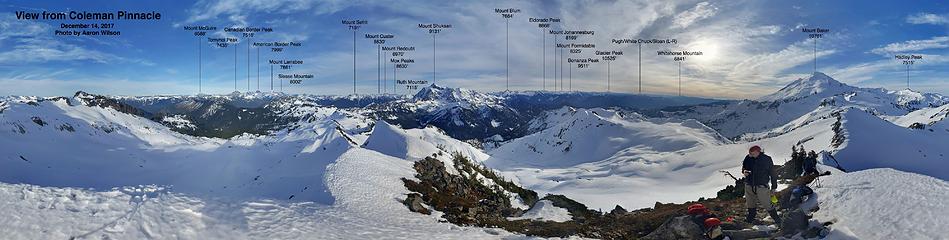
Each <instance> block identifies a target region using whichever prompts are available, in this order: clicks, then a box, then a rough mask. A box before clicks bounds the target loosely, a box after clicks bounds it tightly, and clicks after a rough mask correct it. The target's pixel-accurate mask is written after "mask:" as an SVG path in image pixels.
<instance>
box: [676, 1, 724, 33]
mask: <svg viewBox="0 0 949 240" xmlns="http://www.w3.org/2000/svg"><path fill="white" fill-rule="evenodd" d="M716 13H718V7H716V6H714V5H712V4H711V3H709V2H700V3H698V4H696V5H695V7H693V8H692V9H689V10H686V11H684V12H682V13H679V15H677V16H676V17H675V20H673V21H672V23H673V24H674V25H675V27H677V28H686V27H689V25H692V23H695V22H696V21H699V20H702V19H706V18H710V17H712V16H715V14H716Z"/></svg>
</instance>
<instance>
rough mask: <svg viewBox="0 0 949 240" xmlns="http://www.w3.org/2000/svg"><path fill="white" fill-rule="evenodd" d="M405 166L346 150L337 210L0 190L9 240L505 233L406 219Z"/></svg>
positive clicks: (145, 193) (339, 165) (0, 222)
mask: <svg viewBox="0 0 949 240" xmlns="http://www.w3.org/2000/svg"><path fill="white" fill-rule="evenodd" d="M411 175H412V171H411V165H410V162H407V161H404V160H401V159H395V158H391V157H387V156H384V155H381V154H379V153H376V152H372V151H367V150H362V149H358V148H357V149H351V150H349V151H347V152H346V153H344V154H343V155H341V156H340V158H339V159H338V160H337V161H336V162H335V163H333V164H330V165H329V167H328V168H327V169H326V178H325V179H324V180H325V181H326V183H327V185H328V187H329V188H328V190H329V191H330V193H331V194H332V195H333V196H334V197H335V198H336V203H335V204H333V205H322V204H318V203H314V202H288V201H281V200H271V199H257V200H243V201H236V200H235V199H231V198H217V197H208V196H195V195H191V194H183V193H178V192H174V191H173V190H169V189H162V188H160V187H154V186H144V187H123V188H118V189H115V190H105V191H92V190H83V189H77V188H57V187H40V186H35V185H27V184H7V183H0V211H3V212H4V213H5V215H7V216H9V217H4V218H2V219H0V232H3V233H4V238H7V239H69V238H71V237H77V238H93V239H97V238H112V239H313V238H318V239H382V238H384V239H422V238H436V239H497V238H511V237H515V238H525V237H517V236H513V235H511V234H510V233H507V232H505V231H503V230H495V229H481V228H469V227H458V226H455V225H452V224H448V223H439V222H437V219H435V218H434V217H432V216H427V215H421V214H417V213H412V212H409V211H408V210H406V209H405V207H404V206H402V204H401V203H399V202H398V201H396V199H398V198H402V197H403V195H404V194H405V193H407V190H406V189H405V188H404V187H403V186H402V183H401V181H399V178H400V177H411Z"/></svg>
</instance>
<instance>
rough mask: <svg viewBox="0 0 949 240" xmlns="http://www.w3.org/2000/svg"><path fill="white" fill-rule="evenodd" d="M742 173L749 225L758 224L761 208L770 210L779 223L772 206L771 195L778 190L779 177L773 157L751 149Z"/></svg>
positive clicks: (743, 164) (754, 148)
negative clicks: (759, 209) (757, 216)
mask: <svg viewBox="0 0 949 240" xmlns="http://www.w3.org/2000/svg"><path fill="white" fill-rule="evenodd" d="M741 173H742V174H744V175H745V206H746V207H747V208H748V215H747V217H746V219H745V220H746V221H747V222H749V223H755V222H757V219H755V215H757V214H758V208H759V207H761V208H765V209H767V210H768V214H770V215H771V219H774V221H775V223H779V222H780V219H781V218H779V217H778V211H777V210H775V208H774V206H773V205H772V204H771V194H773V193H774V190H777V189H778V175H777V174H776V173H775V171H774V163H773V162H772V161H771V157H770V156H768V155H766V154H764V153H763V152H761V147H759V146H754V147H751V149H749V150H748V156H745V160H744V161H743V162H742V164H741ZM769 182H770V183H771V185H770V187H768V183H769Z"/></svg>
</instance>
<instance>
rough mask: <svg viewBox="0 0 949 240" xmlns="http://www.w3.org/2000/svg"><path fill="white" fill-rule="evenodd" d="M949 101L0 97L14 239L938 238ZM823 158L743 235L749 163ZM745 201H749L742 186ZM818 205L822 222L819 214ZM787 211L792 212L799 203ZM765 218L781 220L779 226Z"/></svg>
mask: <svg viewBox="0 0 949 240" xmlns="http://www.w3.org/2000/svg"><path fill="white" fill-rule="evenodd" d="M947 103H949V97H946V96H942V95H939V94H932V93H920V92H915V91H912V90H909V89H904V90H896V91H894V90H886V89H879V88H861V87H856V86H849V85H847V84H844V83H841V82H839V81H837V80H835V79H833V78H832V77H831V76H828V75H825V74H823V73H815V74H813V75H812V76H809V77H806V78H801V79H799V80H796V81H793V82H791V83H790V84H788V85H787V86H786V87H784V88H782V89H780V90H779V91H777V92H775V93H771V94H768V95H766V96H764V97H761V98H759V99H756V100H740V101H732V100H715V99H701V98H692V97H675V96H663V95H636V94H621V93H585V92H546V91H528V92H499V93H482V92H477V91H473V90H467V89H459V88H449V87H443V86H437V85H430V86H427V87H424V88H422V89H421V90H419V91H418V92H417V93H415V94H414V95H411V96H402V95H351V96H318V95H290V94H278V93H261V92H248V93H240V92H235V93H232V94H227V95H197V96H104V95H97V94H94V93H87V92H82V91H80V92H77V93H76V94H75V95H73V96H65V97H32V96H9V97H2V98H0V203H2V204H0V209H2V211H3V212H4V213H7V214H6V215H7V217H4V218H2V220H0V232H3V233H4V238H11V239H90V238H92V239H99V238H108V239H173V238H176V239H262V238H266V239H366V238H369V239H380V238H401V239H422V238H435V239H502V238H503V239H519V238H548V237H555V238H602V239H635V238H645V239H663V237H662V236H678V238H689V237H688V235H664V234H680V232H676V231H674V230H669V229H676V228H675V227H674V226H671V225H673V224H675V222H676V220H675V219H679V217H681V216H684V215H686V208H687V206H689V205H691V204H695V203H702V204H704V205H705V206H708V207H709V209H710V210H712V211H713V212H715V213H716V214H718V216H719V217H720V218H721V219H722V220H723V221H724V222H725V223H723V225H722V226H723V227H722V228H723V229H725V232H726V233H727V234H731V235H730V236H731V239H747V238H752V236H753V237H763V238H786V239H817V238H831V239H894V238H905V239H941V238H944V237H945V235H944V230H943V227H944V226H946V225H947V224H949V222H947V220H946V217H945V216H949V205H946V204H943V203H942V201H939V199H946V198H949V184H947V182H946V180H947V179H949V161H947V159H949V148H946V146H947V145H946V144H947V143H949V122H947V121H949V120H947V118H949V104H947ZM755 145H757V146H760V147H761V148H762V149H764V152H765V153H766V154H767V155H769V156H771V157H772V158H773V161H774V164H775V165H778V166H777V167H778V168H779V169H783V170H781V171H790V170H787V169H792V168H793V167H792V166H794V165H793V164H791V163H795V161H797V160H798V159H799V156H803V155H799V152H802V151H806V152H811V151H813V152H814V154H813V156H814V157H815V158H816V160H817V162H818V166H817V168H818V170H819V174H817V175H820V177H817V175H805V176H801V174H800V173H797V174H790V175H788V174H784V173H783V172H782V181H781V182H780V188H779V189H778V190H779V194H778V196H779V198H781V199H782V200H780V201H785V200H784V199H785V197H787V196H790V195H789V194H791V192H792V191H791V190H792V188H794V186H797V185H805V186H809V187H810V188H812V189H813V190H814V194H813V195H810V197H808V198H807V201H805V202H804V203H803V204H802V206H804V207H802V208H801V209H806V217H807V218H806V219H804V220H801V221H804V223H805V224H804V225H803V226H802V227H801V228H799V229H792V227H789V225H788V224H784V223H786V221H782V222H783V223H782V224H778V223H776V222H777V220H776V219H772V218H770V217H769V218H766V220H765V223H762V224H753V223H744V222H742V221H740V219H743V216H744V214H745V212H744V211H745V207H744V198H743V197H742V195H740V194H738V195H736V193H735V191H739V190H736V189H738V188H741V186H739V187H738V188H736V187H735V185H736V182H737V181H736V180H737V179H732V178H730V177H728V176H727V175H726V173H727V174H728V175H731V176H737V177H741V174H740V173H741V167H742V166H741V165H742V159H743V158H744V157H745V156H746V154H747V152H748V149H749V147H751V146H755ZM741 191H743V190H741ZM802 211H804V210H802ZM781 213H782V214H783V215H782V216H790V215H793V214H792V213H793V211H791V210H790V209H788V210H785V209H782V210H781ZM764 215H767V214H764V213H763V214H762V216H764Z"/></svg>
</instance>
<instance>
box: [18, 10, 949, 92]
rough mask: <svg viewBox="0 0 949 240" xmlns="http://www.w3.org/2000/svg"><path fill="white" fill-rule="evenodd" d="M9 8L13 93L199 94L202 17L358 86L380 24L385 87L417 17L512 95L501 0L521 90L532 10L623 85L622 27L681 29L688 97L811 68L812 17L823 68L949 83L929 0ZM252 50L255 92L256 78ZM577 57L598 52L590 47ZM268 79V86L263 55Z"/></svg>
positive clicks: (451, 72) (346, 87) (531, 70)
mask: <svg viewBox="0 0 949 240" xmlns="http://www.w3.org/2000/svg"><path fill="white" fill-rule="evenodd" d="M0 6H2V7H3V8H4V10H3V11H0V31H2V32H0V86H2V87H0V95H42V96H49V95H71V94H72V93H74V92H75V91H77V90H84V91H89V92H94V93H103V94H116V95H152V94H195V93H197V90H198V86H197V77H198V73H197V47H198V44H199V42H198V41H199V40H198V39H196V37H194V36H191V35H190V32H188V31H184V30H183V27H184V26H192V25H212V26H217V27H218V28H219V30H223V28H224V27H228V26H253V27H272V28H273V29H274V32H272V33H262V34H260V35H258V36H257V37H256V38H255V39H254V40H253V41H275V40H277V41H294V42H301V43H303V46H302V47H300V48H296V49H291V50H288V51H289V52H286V53H281V54H280V55H276V54H272V53H269V52H266V51H265V50H267V49H261V53H262V54H261V61H266V60H267V59H271V58H279V59H284V58H295V59H302V60H304V61H305V64H303V65H302V66H298V67H295V69H293V71H291V72H292V73H309V74H313V75H315V77H314V78H313V79H310V80H307V81H305V82H304V83H303V84H301V85H293V86H289V87H287V88H285V91H286V92H290V93H311V94H350V93H352V74H353V69H352V64H353V63H352V58H353V53H352V51H353V49H352V48H353V42H352V41H353V39H352V32H351V31H350V30H348V29H346V27H345V26H344V25H342V24H341V20H343V19H364V20H368V21H369V24H367V25H366V26H365V27H363V28H362V29H360V31H359V38H357V39H356V40H357V41H356V48H357V51H356V58H357V60H359V61H357V66H356V67H357V69H356V72H357V81H358V82H357V92H359V93H376V91H377V61H376V59H377V51H376V46H375V45H373V43H372V42H371V40H367V39H364V38H362V34H364V33H388V34H394V35H395V39H394V40H391V41H389V42H387V45H390V46H415V47H416V50H415V51H414V52H410V53H408V55H409V56H410V57H412V58H414V59H415V61H416V63H415V64H413V65H411V66H409V68H408V69H404V70H400V72H399V73H398V74H399V75H398V76H399V79H415V80H431V78H432V77H431V76H432V68H431V63H432V52H431V51H432V45H431V36H430V35H428V33H427V32H426V31H424V30H422V29H418V28H417V24H419V23H444V24H452V25H453V28H452V29H448V30H446V31H445V32H443V33H441V34H439V35H438V39H437V40H438V48H437V59H438V66H437V75H438V80H437V82H438V84H439V85H446V86H451V87H464V88H470V89H476V90H479V91H500V90H504V88H505V69H506V68H505V48H504V46H505V31H504V29H505V20H504V19H502V18H501V17H500V16H499V15H498V14H496V13H494V9H495V8H511V7H513V8H519V9H521V12H520V13H518V14H516V15H515V16H514V18H513V19H511V20H510V23H509V27H510V38H509V39H510V43H509V44H510V45H509V46H510V79H511V80H510V86H511V90H540V89H541V88H542V85H543V84H544V82H545V80H544V77H543V73H544V70H543V67H544V64H546V66H547V68H546V71H547V80H546V83H547V86H548V89H549V88H550V87H551V86H550V85H551V83H550V82H551V81H552V80H551V78H552V77H553V75H554V69H553V65H554V61H555V58H554V57H553V51H554V50H553V49H552V38H553V37H554V36H551V35H547V36H544V35H543V34H542V31H541V29H539V28H537V26H536V25H535V24H531V23H528V18H529V17H535V18H537V17H539V18H546V17H555V18H561V19H562V23H561V24H557V25H555V26H554V28H556V29H565V30H593V31H594V35H593V36H582V37H580V40H578V41H577V42H578V43H579V42H583V43H594V44H596V50H621V51H624V53H625V56H621V57H619V58H618V59H617V60H616V61H615V62H612V63H611V64H610V70H611V74H610V75H611V79H612V82H611V84H610V85H611V90H612V91H614V92H636V84H637V79H638V68H637V66H638V58H637V56H638V55H637V54H638V50H637V48H636V46H635V45H618V44H612V43H610V40H611V39H614V38H675V39H677V40H678V42H679V44H677V45H674V46H673V45H664V46H649V45H647V46H645V47H644V48H643V60H642V65H643V69H642V71H643V75H644V77H643V89H644V91H645V92H647V93H651V94H674V93H675V92H676V90H677V85H676V80H677V77H678V74H677V73H678V68H677V65H676V63H675V62H673V61H672V59H671V58H670V57H668V56H657V54H656V51H659V50H691V51H703V52H704V53H705V55H704V56H701V57H694V58H690V59H688V60H687V61H685V62H684V63H683V64H682V72H683V75H682V81H683V94H684V95H690V96H702V97H715V98H730V99H740V98H755V97H758V96H761V95H765V94H768V93H770V92H772V91H775V90H777V89H779V88H780V87H782V86H783V85H785V84H786V83H787V82H790V81H792V80H794V79H797V78H799V77H802V76H806V75H807V74H809V73H810V72H811V71H813V69H812V68H813V66H812V61H813V54H814V53H813V42H811V40H808V39H807V38H806V35H805V34H803V33H801V32H800V28H801V27H803V26H807V27H821V28H829V29H831V33H830V34H828V35H827V36H825V38H823V39H821V40H819V42H818V47H819V49H818V53H817V54H818V57H819V58H818V71H822V72H825V73H827V74H829V75H830V76H832V77H834V78H836V79H838V80H840V81H842V82H845V83H848V84H852V85H856V86H861V87H885V88H888V89H902V88H905V87H906V82H905V74H906V72H905V70H906V68H905V66H903V65H901V63H900V62H899V61H897V60H895V59H894V57H893V55H894V54H898V53H910V54H917V55H923V57H924V59H923V60H921V61H920V62H919V63H917V64H915V65H914V66H913V67H912V73H911V74H912V77H911V83H910V87H911V88H912V89H914V90H920V91H925V92H938V93H942V94H949V81H946V79H947V77H949V68H946V67H944V66H946V64H947V63H949V56H947V55H949V6H947V5H946V4H945V3H940V2H930V1H927V2H905V1H457V2H456V1H308V0H251V1H237V0H210V1H198V2H183V1H114V2H113V1H81V2H76V1H29V2H26V1H2V3H0ZM43 10H45V11H51V12H60V11H90V12H101V11H109V12H114V11H117V10H126V11H157V12H161V14H162V19H161V20H159V21H122V20H117V21H113V22H114V23H115V24H116V26H117V27H118V29H119V30H121V31H122V36H120V37H57V36H54V35H53V31H54V30H56V29H57V28H59V24H60V23H61V22H62V21H32V20H17V19H16V18H15V15H14V12H15V11H43ZM66 22H67V23H68V22H70V21H66ZM211 35H212V36H225V35H228V33H224V32H223V31H218V32H214V33H211ZM542 37H543V38H542ZM544 39H546V43H547V45H548V46H546V48H545V47H544V44H543V41H544ZM240 41H241V43H240V44H239V45H238V47H242V48H239V49H238V50H239V54H238V63H237V66H238V67H237V72H238V76H237V77H238V80H239V81H240V82H239V84H238V85H239V86H240V87H239V88H238V90H240V91H246V90H247V89H246V82H245V81H246V80H247V71H248V69H247V62H246V61H247V55H246V51H247V50H246V45H245V44H246V43H248V41H246V40H244V39H241V40H240ZM203 49H204V50H203V63H202V69H203V71H202V76H203V89H204V92H205V93H228V92H231V91H234V71H235V70H234V50H233V49H230V48H228V49H221V48H216V47H214V46H212V45H211V44H207V45H204V48H203ZM252 50H253V51H252V55H251V58H252V60H253V61H252V62H251V68H250V72H251V81H252V83H251V85H252V87H251V90H257V87H256V86H257V85H256V76H257V73H256V71H257V66H256V59H257V56H256V50H255V49H252ZM544 51H546V52H547V59H544V58H543V55H542V54H543V52H544ZM573 57H575V58H581V57H582V58H587V57H595V56H593V54H592V50H585V51H584V52H583V53H580V54H576V55H573ZM389 70H390V71H391V68H389ZM278 72H279V70H278ZM566 72H567V71H565V74H566ZM606 75H607V73H606V64H605V62H604V63H599V64H594V65H592V66H591V67H590V68H588V69H574V72H573V74H572V76H573V84H572V85H573V87H574V89H575V90H580V91H605V90H606V85H607V82H606V78H607V76H606ZM389 77H390V78H391V74H390V76H389ZM390 86H391V85H390ZM261 88H262V90H266V91H269V66H268V65H267V64H266V63H264V62H262V63H261ZM390 92H391V90H390ZM406 92H407V91H405V90H401V89H400V90H399V93H406Z"/></svg>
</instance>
